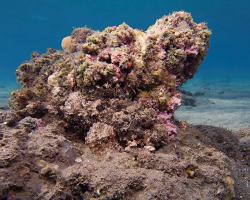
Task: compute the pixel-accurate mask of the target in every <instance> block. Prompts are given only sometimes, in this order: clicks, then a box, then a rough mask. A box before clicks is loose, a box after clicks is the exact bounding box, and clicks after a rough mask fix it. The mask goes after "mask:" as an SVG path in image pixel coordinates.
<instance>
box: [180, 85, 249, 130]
mask: <svg viewBox="0 0 250 200" xmlns="http://www.w3.org/2000/svg"><path fill="white" fill-rule="evenodd" d="M184 88H185V89H186V90H188V91H191V92H193V93H195V92H197V91H200V92H204V93H205V95H204V96H200V97H196V100H197V106H196V107H187V106H182V107H181V108H180V109H179V110H178V111H177V112H176V118H177V119H179V120H185V121H187V122H189V123H191V124H196V125H197V124H204V125H212V126H218V127H224V128H228V129H232V130H239V129H248V128H250V80H249V81H246V80H245V81H229V80H228V81H225V80H224V81H220V80H216V81H210V82H209V81H207V82H201V81H194V82H193V83H192V82H191V83H190V84H189V85H187V86H185V87H184Z"/></svg>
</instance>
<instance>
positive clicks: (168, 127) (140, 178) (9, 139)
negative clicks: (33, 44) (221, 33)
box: [0, 12, 250, 200]
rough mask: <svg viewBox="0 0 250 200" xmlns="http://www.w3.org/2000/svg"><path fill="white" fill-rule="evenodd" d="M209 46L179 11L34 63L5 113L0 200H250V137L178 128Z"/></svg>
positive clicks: (81, 31)
mask: <svg viewBox="0 0 250 200" xmlns="http://www.w3.org/2000/svg"><path fill="white" fill-rule="evenodd" d="M209 36H210V32H209V30H208V29H207V27H206V25H205V24H196V23H194V22H193V20H192V18H191V16H190V15H189V14H187V13H185V12H177V13H173V14H172V15H170V16H166V17H163V18H161V19H159V20H158V21H157V22H156V23H155V24H154V25H153V26H151V27H150V28H148V30H147V31H145V32H142V31H139V30H136V29H132V28H130V27H129V26H128V25H126V24H122V25H120V26H115V27H109V28H106V29H105V30H104V31H102V32H95V31H92V30H89V29H86V28H78V29H76V30H74V31H73V33H72V34H71V36H67V37H66V38H64V39H63V40H62V48H63V51H55V50H52V49H49V50H48V53H46V54H44V55H39V54H37V53H33V55H32V59H31V61H29V62H27V63H24V64H22V65H21V66H20V67H19V69H18V70H17V78H18V80H19V82H20V83H21V89H20V90H18V91H15V92H13V93H12V96H11V99H10V108H11V109H10V110H9V111H8V110H7V111H6V110H5V111H0V199H9V200H10V199H15V200H17V199H21V200H26V199H27V200H28V199H36V200H71V199H72V200H78V199H79V200H80V199H85V200H166V199H178V200H189V199H190V200H193V199H206V200H220V199H228V200H229V199H234V198H238V199H247V198H248V197H249V196H250V194H249V188H247V187H248V183H249V181H250V177H249V167H248V165H247V164H246V162H245V161H247V160H248V157H247V156H246V154H247V147H248V146H247V145H248V143H247V142H248V140H247V137H244V138H243V139H238V138H236V137H234V136H233V135H232V134H231V133H230V132H229V131H225V130H223V129H218V128H213V127H204V126H197V127H190V126H188V125H187V124H186V123H185V122H177V121H175V120H174V117H173V115H174V112H175V110H176V109H177V107H178V106H180V104H181V95H180V92H179V91H180V90H179V89H180V86H181V85H182V84H183V83H184V82H185V81H186V80H188V79H189V78H192V76H193V75H194V73H195V72H196V70H197V68H198V66H199V64H200V63H201V61H202V59H203V58H204V56H205V54H206V52H207V48H208V43H209ZM177 131H178V132H179V134H176V133H177ZM245 135H246V134H245ZM173 138H174V139H173ZM170 140H171V142H170ZM243 140H244V141H243ZM239 141H241V142H239ZM243 147H244V148H243ZM244 159H245V160H244ZM243 161H244V162H243Z"/></svg>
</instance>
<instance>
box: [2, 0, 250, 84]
mask: <svg viewBox="0 0 250 200" xmlns="http://www.w3.org/2000/svg"><path fill="white" fill-rule="evenodd" d="M249 8H250V1H249V0H238V1H235V0H209V1H201V0H174V1H170V0H8V1H4V0H1V6H0V23H1V28H0V44H1V48H0V55H1V57H0V58H1V59H0V72H1V73H0V80H2V81H3V80H6V81H12V82H15V69H16V67H17V66H18V65H19V64H20V63H22V62H23V61H25V60H27V59H29V58H30V55H31V52H32V51H38V52H40V53H43V52H45V51H46V49H47V48H48V47H52V48H56V49H58V48H60V42H61V39H62V38H63V36H65V35H68V34H69V33H70V32H71V31H72V29H73V28H74V27H80V26H88V27H91V28H93V29H98V30H102V29H103V28H105V27H106V26H111V25H117V24H120V23H122V22H126V23H128V24H129V25H130V26H132V27H136V28H139V29H146V28H147V27H148V26H149V25H151V24H152V23H154V21H155V20H156V19H157V18H159V17H161V16H162V15H165V14H168V13H170V12H172V11H175V10H177V11H178V10H184V11H187V12H191V13H192V15H193V17H194V19H195V21H197V22H201V21H206V22H207V23H208V25H209V27H210V29H211V30H212V31H213V36H212V40H211V48H210V51H209V54H208V57H207V59H206V61H205V62H204V63H203V65H202V67H201V69H200V71H199V73H198V75H197V78H208V77H214V76H216V77H238V78H249V76H250V66H249V63H250V56H249V55H248V54H249V52H250V24H249V22H250V12H249Z"/></svg>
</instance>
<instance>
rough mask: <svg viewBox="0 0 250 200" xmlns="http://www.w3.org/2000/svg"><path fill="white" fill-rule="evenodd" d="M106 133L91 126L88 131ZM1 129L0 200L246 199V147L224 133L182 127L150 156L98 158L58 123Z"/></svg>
mask: <svg viewBox="0 0 250 200" xmlns="http://www.w3.org/2000/svg"><path fill="white" fill-rule="evenodd" d="M1 116H2V117H3V118H4V119H5V117H4V116H6V112H5V113H4V114H3V113H2V114H1ZM109 129H110V127H109V126H107V125H102V124H97V125H95V126H94V128H93V129H92V130H91V134H93V135H94V136H95V133H96V132H97V131H100V132H102V133H103V132H105V131H108V130H109ZM0 130H1V135H0V136H1V138H0V179H1V180H0V198H1V199H22V200H23V199H24V200H25V199H27V200H28V199H40V200H42V199H44V200H45V199H46V200H49V199H51V200H56V199H58V200H59V199H92V200H94V199H96V200H97V199H102V200H104V199H105V200H107V199H129V200H133V199H134V200H140V199H144V200H155V199H162V200H165V199H166V198H167V199H183V200H184V199H185V200H188V199H190V200H193V199H207V200H216V199H218V200H219V199H244V200H245V199H248V197H249V195H250V193H249V188H248V187H247V185H248V183H249V181H250V175H249V174H250V173H249V163H247V162H245V161H246V160H245V157H244V156H245V148H244V149H242V147H241V144H240V142H239V139H238V138H236V137H234V136H233V134H232V133H231V132H229V131H226V130H224V129H220V128H215V127H208V126H196V127H187V128H185V129H182V130H180V133H179V134H178V136H177V137H176V138H175V140H173V141H172V142H171V143H170V144H169V145H167V146H164V147H163V148H161V149H160V150H158V151H156V152H154V153H152V152H151V151H150V150H148V149H146V148H145V149H144V150H142V149H138V148H136V147H135V146H133V145H132V144H131V147H130V149H129V150H128V151H126V152H124V151H117V150H108V151H106V153H105V154H101V155H100V154H96V153H93V151H91V150H90V148H89V145H88V144H85V143H84V142H83V139H82V138H79V136H78V135H76V134H75V135H72V134H70V133H67V132H66V131H65V129H64V128H63V122H62V121H54V122H53V123H50V124H48V125H44V124H43V122H41V121H40V119H38V118H31V117H26V118H24V119H23V120H22V121H20V122H18V123H17V125H16V127H15V128H11V127H8V126H6V125H5V124H4V123H1V124H0ZM111 132H112V131H111ZM242 137H243V138H245V137H246V136H242ZM102 140H103V138H99V140H98V141H101V142H102ZM104 140H105V134H104ZM88 141H89V142H91V140H90V139H89V140H88ZM107 145H108V143H107ZM247 164H248V165H247Z"/></svg>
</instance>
